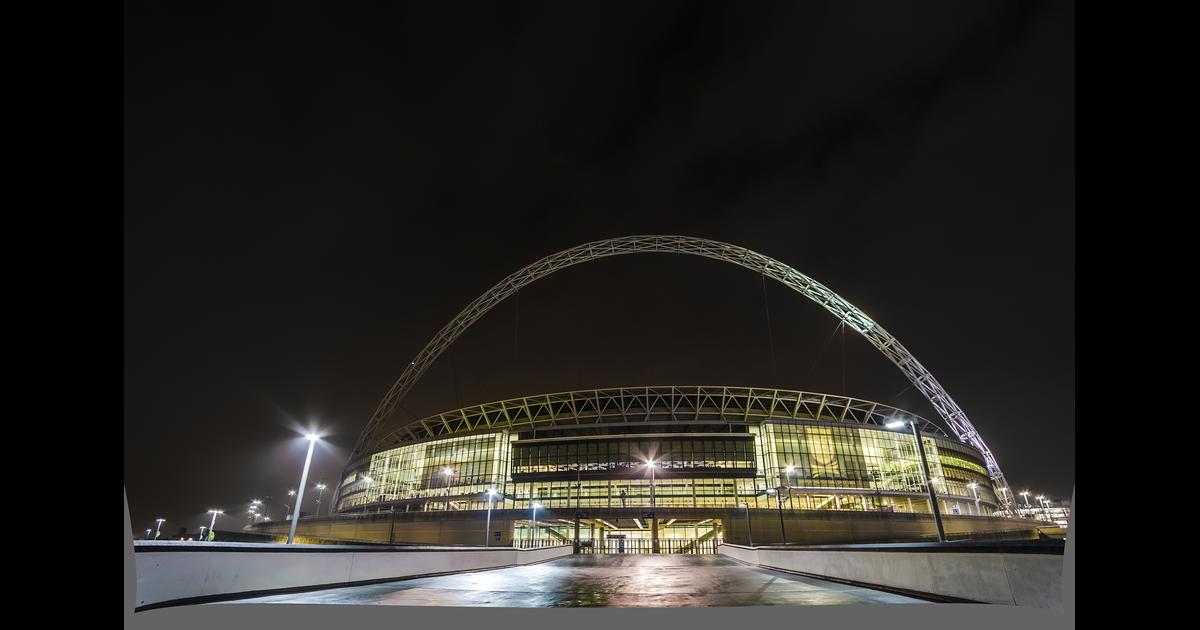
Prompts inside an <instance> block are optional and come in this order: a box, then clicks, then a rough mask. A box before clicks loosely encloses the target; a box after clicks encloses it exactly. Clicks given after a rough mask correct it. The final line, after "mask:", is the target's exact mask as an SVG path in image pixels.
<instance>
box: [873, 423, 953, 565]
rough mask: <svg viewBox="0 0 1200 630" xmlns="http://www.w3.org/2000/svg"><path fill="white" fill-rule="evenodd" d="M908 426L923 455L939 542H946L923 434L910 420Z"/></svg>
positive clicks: (930, 502)
mask: <svg viewBox="0 0 1200 630" xmlns="http://www.w3.org/2000/svg"><path fill="white" fill-rule="evenodd" d="M907 424H908V426H909V427H910V428H912V434H913V441H915V442H916V443H917V453H919V454H920V455H921V472H922V473H923V474H924V477H925V489H926V490H927V491H928V492H929V507H931V508H933V521H934V524H936V525H937V534H938V542H946V530H945V528H943V527H942V511H941V510H939V509H938V504H937V496H936V495H934V493H933V480H932V479H930V477H929V462H928V461H926V460H925V444H924V443H922V442H921V432H920V431H918V430H917V423H916V422H913V421H912V420H909V421H908V422H907ZM904 425H905V421H903V420H893V421H891V422H889V423H887V424H886V425H885V426H886V427H887V428H889V429H898V428H900V427H902V426H904Z"/></svg>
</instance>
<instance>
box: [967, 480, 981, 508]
mask: <svg viewBox="0 0 1200 630" xmlns="http://www.w3.org/2000/svg"><path fill="white" fill-rule="evenodd" d="M967 487H968V488H970V489H971V493H972V494H974V495H975V516H979V484H977V483H975V482H974V481H972V482H971V483H969V484H967Z"/></svg>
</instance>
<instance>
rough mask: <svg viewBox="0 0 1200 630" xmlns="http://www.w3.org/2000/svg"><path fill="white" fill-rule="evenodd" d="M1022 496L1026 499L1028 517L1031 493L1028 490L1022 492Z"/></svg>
mask: <svg viewBox="0 0 1200 630" xmlns="http://www.w3.org/2000/svg"><path fill="white" fill-rule="evenodd" d="M1020 494H1021V496H1023V497H1025V514H1026V515H1027V516H1028V514H1029V509H1030V505H1029V491H1028V490H1026V491H1025V492H1022V493H1020Z"/></svg>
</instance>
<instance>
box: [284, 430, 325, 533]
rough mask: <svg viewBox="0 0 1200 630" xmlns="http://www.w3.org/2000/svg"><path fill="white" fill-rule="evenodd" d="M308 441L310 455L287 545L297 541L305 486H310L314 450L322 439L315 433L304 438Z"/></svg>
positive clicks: (305, 463)
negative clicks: (309, 470) (309, 467)
mask: <svg viewBox="0 0 1200 630" xmlns="http://www.w3.org/2000/svg"><path fill="white" fill-rule="evenodd" d="M304 439H306V440H308V455H307V456H305V458H304V472H303V473H300V486H299V487H300V494H299V495H298V496H297V497H296V517H295V518H293V519H292V527H291V528H290V529H289V530H288V539H287V544H289V545H290V544H293V543H294V542H295V540H296V523H297V522H299V521H300V508H301V506H303V505H304V486H305V485H307V484H308V466H309V464H311V463H312V454H313V448H315V447H316V446H317V440H319V439H320V437H319V436H318V435H317V434H315V433H309V434H308V435H306V436H304Z"/></svg>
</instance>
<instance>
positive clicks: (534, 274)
mask: <svg viewBox="0 0 1200 630" xmlns="http://www.w3.org/2000/svg"><path fill="white" fill-rule="evenodd" d="M647 253H658V254H690V255H693V256H702V257H704V258H711V259H713V260H719V261H722V262H727V263H732V264H735V265H738V266H740V267H745V268H746V269H749V270H751V271H754V272H756V273H760V274H762V275H764V276H766V277H769V278H772V279H774V280H777V281H778V282H780V283H782V284H783V285H785V286H787V287H788V288H790V289H792V290H793V291H796V292H797V293H799V294H801V295H803V296H804V297H806V298H808V299H810V300H812V301H813V302H816V303H817V304H819V305H821V306H822V307H823V308H825V310H827V311H829V312H830V313H832V314H833V315H834V316H835V317H837V318H838V319H839V320H841V321H842V323H843V324H844V325H846V326H848V327H850V328H852V329H854V331H855V332H857V333H859V334H860V335H862V336H863V337H864V338H866V340H867V341H868V342H869V343H870V344H871V345H872V346H875V348H876V349H877V350H879V351H880V352H881V353H883V355H884V356H885V357H887V358H888V360H890V361H891V362H892V363H893V364H895V365H896V367H898V368H900V371H901V372H903V373H904V375H905V376H906V377H908V380H909V381H910V382H911V383H912V385H913V387H915V388H916V389H917V390H918V391H920V392H921V394H923V395H924V396H925V398H927V399H928V400H929V403H930V404H931V405H932V406H933V408H934V410H935V411H937V413H938V415H939V416H940V417H941V419H942V421H943V422H944V423H945V425H946V427H947V428H949V429H950V430H951V431H952V432H953V433H954V435H955V436H956V437H958V439H959V440H961V441H963V442H966V443H968V444H970V445H972V446H974V447H975V448H976V449H978V450H979V451H980V452H981V453H982V454H983V456H984V460H985V462H986V464H987V467H988V471H989V473H990V474H991V477H992V479H993V481H994V482H995V484H996V485H997V487H998V488H1002V490H1001V494H1002V498H1001V501H1002V502H1003V503H1004V504H1005V506H1006V507H1008V508H1011V507H1012V504H1011V501H1012V500H1013V497H1012V492H1011V490H1009V488H1008V484H1007V482H1006V481H1005V479H1004V473H1003V472H1002V471H1001V470H1000V465H999V464H998V463H997V462H996V458H995V457H994V456H993V455H992V451H991V449H989V448H988V446H987V444H985V443H984V441H983V438H982V437H980V435H979V432H978V431H977V430H976V429H975V427H974V426H973V425H972V424H971V422H970V420H968V419H967V414H966V413H965V412H963V410H962V409H961V408H959V406H958V405H957V404H956V403H955V402H954V400H953V399H952V398H950V395H949V394H948V393H946V390H945V389H944V388H943V387H942V386H941V384H940V383H938V381H937V379H935V378H934V377H933V374H931V373H930V372H929V370H927V369H925V366H923V365H921V363H920V361H917V358H916V357H914V356H913V355H912V353H911V352H909V351H908V349H906V348H905V347H904V346H903V345H901V344H900V342H899V341H898V340H897V339H896V338H895V337H893V336H892V335H891V334H890V333H888V332H887V331H886V330H884V329H883V327H882V326H880V325H879V324H877V323H875V321H873V320H872V319H871V318H870V317H868V316H867V315H866V313H863V312H862V311H861V310H859V309H858V308H857V307H855V306H854V305H853V304H851V303H849V302H847V301H846V300H845V299H843V298H842V297H841V296H839V295H838V294H836V293H834V292H833V291H831V290H830V289H829V288H828V287H826V286H825V285H823V284H821V283H819V282H817V281H816V280H813V279H812V278H810V277H808V276H806V275H804V274H803V273H800V272H799V271H797V270H796V269H793V268H792V267H790V266H788V265H786V264H784V263H781V262H779V261H778V260H775V259H773V258H771V257H769V256H764V255H763V254H759V253H757V252H753V251H750V250H748V249H746V248H744V247H738V246H737V245H731V244H729V243H723V242H721V241H714V240H709V239H704V238H694V237H690V236H658V235H639V236H624V237H620V238H612V239H606V240H601V241H593V242H590V243H584V244H582V245H577V246H575V247H572V248H570V249H566V250H563V251H561V252H558V253H556V254H551V255H549V256H546V257H545V258H542V259H541V260H539V261H537V262H534V263H532V264H530V265H528V266H526V267H524V268H523V269H520V270H519V271H517V272H515V273H513V274H510V275H509V276H508V277H506V278H504V279H503V280H501V281H500V282H498V283H496V285H495V286H493V287H492V288H491V289H488V290H487V291H486V292H485V293H484V294H483V295H481V296H479V297H478V298H476V299H475V300H474V301H473V302H471V303H470V304H468V305H467V307H466V308H464V309H463V310H462V312H461V313H459V314H458V316H457V317H455V318H454V319H453V320H451V321H450V323H448V324H446V325H445V326H443V327H442V329H441V330H439V331H438V333H437V334H436V335H434V337H433V339H431V340H430V341H429V343H428V344H426V345H425V347H424V348H423V349H422V350H421V352H420V353H418V354H417V356H416V357H415V358H414V359H413V360H412V361H411V362H410V363H409V364H408V366H407V367H406V368H405V369H404V372H403V373H402V374H401V375H400V378H399V379H398V380H397V381H396V382H395V384H393V385H392V387H391V389H390V390H388V392H387V395H386V396H384V398H383V400H382V401H381V402H380V403H379V406H378V407H377V408H376V409H375V412H374V413H373V414H372V415H371V420H370V421H369V422H368V423H367V426H366V428H364V429H363V432H362V434H361V435H359V438H358V441H357V442H356V443H355V447H354V452H353V453H352V454H351V456H350V460H351V461H353V460H355V459H357V458H359V457H361V456H362V455H364V454H365V453H367V452H368V451H369V450H371V449H372V447H373V446H376V445H378V444H379V443H380V440H378V439H377V438H379V436H380V432H381V430H382V429H383V428H384V427H385V425H386V424H387V422H388V420H389V419H390V418H391V417H392V415H393V413H395V411H396V409H397V407H398V406H399V405H400V402H401V401H402V400H403V399H404V396H405V395H407V394H408V392H409V390H411V389H412V387H413V385H414V384H416V382H417V380H418V379H420V378H421V376H422V375H423V374H424V373H425V371H426V370H427V369H429V366H430V365H432V364H433V362H434V361H435V360H437V358H438V357H439V356H440V355H441V354H442V352H444V351H445V350H446V349H447V348H449V347H450V345H451V344H453V343H454V341H455V339H457V338H458V336H459V335H461V334H462V333H463V332H464V331H466V330H467V329H468V328H470V327H471V325H472V324H474V323H475V321H476V320H478V319H479V318H480V317H482V316H483V315H484V314H486V313H487V312H488V311H490V310H491V309H492V308H494V307H495V306H496V305H497V304H499V303H500V302H503V301H504V300H505V299H506V298H508V297H509V296H511V295H513V294H514V293H516V292H517V291H519V290H520V289H521V288H522V287H524V286H526V285H528V284H530V283H532V282H535V281H537V280H539V279H541V278H543V277H545V276H548V275H550V274H552V273H554V272H556V271H558V270H560V269H565V268H567V267H571V266H574V265H578V264H580V263H585V262H591V261H593V260H598V259H600V258H608V257H610V256H621V255H625V254H647ZM418 422H420V421H418ZM391 437H392V441H393V442H394V436H391Z"/></svg>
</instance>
